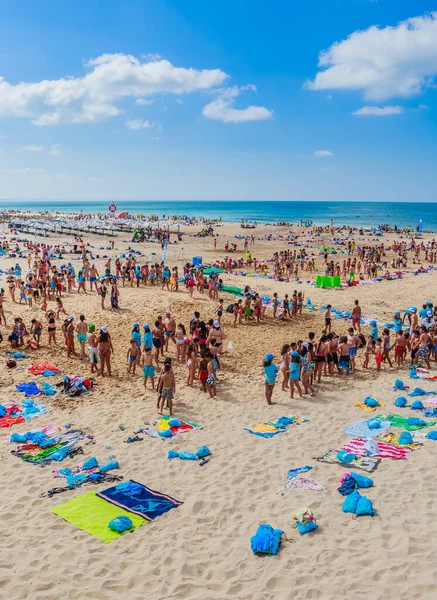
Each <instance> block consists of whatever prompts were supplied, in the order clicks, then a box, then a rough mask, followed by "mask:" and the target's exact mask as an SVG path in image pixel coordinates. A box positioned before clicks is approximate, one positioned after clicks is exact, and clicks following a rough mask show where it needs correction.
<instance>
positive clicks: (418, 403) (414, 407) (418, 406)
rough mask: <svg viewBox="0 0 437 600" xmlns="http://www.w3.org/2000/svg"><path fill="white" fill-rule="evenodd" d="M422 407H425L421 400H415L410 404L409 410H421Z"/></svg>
mask: <svg viewBox="0 0 437 600" xmlns="http://www.w3.org/2000/svg"><path fill="white" fill-rule="evenodd" d="M423 408H425V407H424V406H423V402H422V400H415V401H414V402H413V404H412V405H411V410H422V409H423Z"/></svg>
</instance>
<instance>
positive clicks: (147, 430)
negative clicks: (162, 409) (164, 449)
mask: <svg viewBox="0 0 437 600" xmlns="http://www.w3.org/2000/svg"><path fill="white" fill-rule="evenodd" d="M171 421H177V422H179V423H180V424H179V425H177V426H173V425H170V422H171ZM155 426H157V429H152V428H151V427H141V428H140V429H138V430H137V431H136V432H135V433H144V434H146V435H149V436H150V437H156V438H160V439H161V440H165V439H170V438H172V437H177V436H179V435H181V434H182V433H188V432H190V431H200V430H201V429H203V425H198V424H197V423H193V422H192V421H185V420H183V419H176V418H175V417H170V416H169V415H164V416H163V417H159V418H158V419H156V421H155ZM166 432H171V434H172V435H169V436H168V438H167V437H165V436H164V435H162V434H163V433H166Z"/></svg>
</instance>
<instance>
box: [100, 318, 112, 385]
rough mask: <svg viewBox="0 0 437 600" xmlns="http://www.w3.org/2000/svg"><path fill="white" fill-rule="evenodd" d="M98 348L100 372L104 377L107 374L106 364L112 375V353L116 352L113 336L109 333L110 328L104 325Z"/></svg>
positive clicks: (109, 373)
mask: <svg viewBox="0 0 437 600" xmlns="http://www.w3.org/2000/svg"><path fill="white" fill-rule="evenodd" d="M98 348H99V357H100V374H101V376H102V377H104V376H105V365H106V368H107V370H108V375H109V377H111V375H112V372H111V353H112V354H114V348H113V347H112V340H111V336H110V335H109V333H108V328H107V327H105V326H103V327H102V328H101V329H100V335H99V338H98Z"/></svg>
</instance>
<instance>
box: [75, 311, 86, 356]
mask: <svg viewBox="0 0 437 600" xmlns="http://www.w3.org/2000/svg"><path fill="white" fill-rule="evenodd" d="M87 331H88V323H87V322H86V321H85V315H80V317H79V323H78V324H77V325H76V333H77V341H78V342H79V344H80V356H79V358H80V360H83V359H84V358H85V342H86V333H87Z"/></svg>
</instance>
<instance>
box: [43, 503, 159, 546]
mask: <svg viewBox="0 0 437 600" xmlns="http://www.w3.org/2000/svg"><path fill="white" fill-rule="evenodd" d="M50 512H52V513H54V514H55V515H58V516H60V517H62V518H63V519H64V520H65V521H68V523H71V524H72V525H76V527H78V528H79V529H82V531H86V532H87V533H89V534H90V535H93V536H94V537H96V538H98V539H99V540H102V542H105V544H107V543H108V542H112V541H113V540H115V539H117V538H119V537H120V536H122V535H124V534H125V533H129V532H130V531H134V530H135V529H136V528H137V527H140V526H141V525H144V523H148V521H147V520H146V519H144V518H143V517H141V516H140V515H137V514H135V513H132V512H130V511H129V512H128V511H127V510H124V509H122V508H120V507H119V506H116V505H114V504H111V503H110V502H107V501H106V500H103V499H102V498H99V497H98V496H97V494H96V493H95V492H87V493H86V494H82V495H81V496H77V497H76V498H72V499H71V500H69V501H68V502H66V503H65V504H59V505H57V506H54V507H53V508H52V509H51V510H50ZM121 516H124V517H128V518H129V519H130V520H131V521H132V528H131V529H129V530H128V531H125V532H123V533H118V532H117V531H113V530H112V529H109V527H108V523H109V522H110V521H112V519H116V518H117V517H121Z"/></svg>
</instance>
